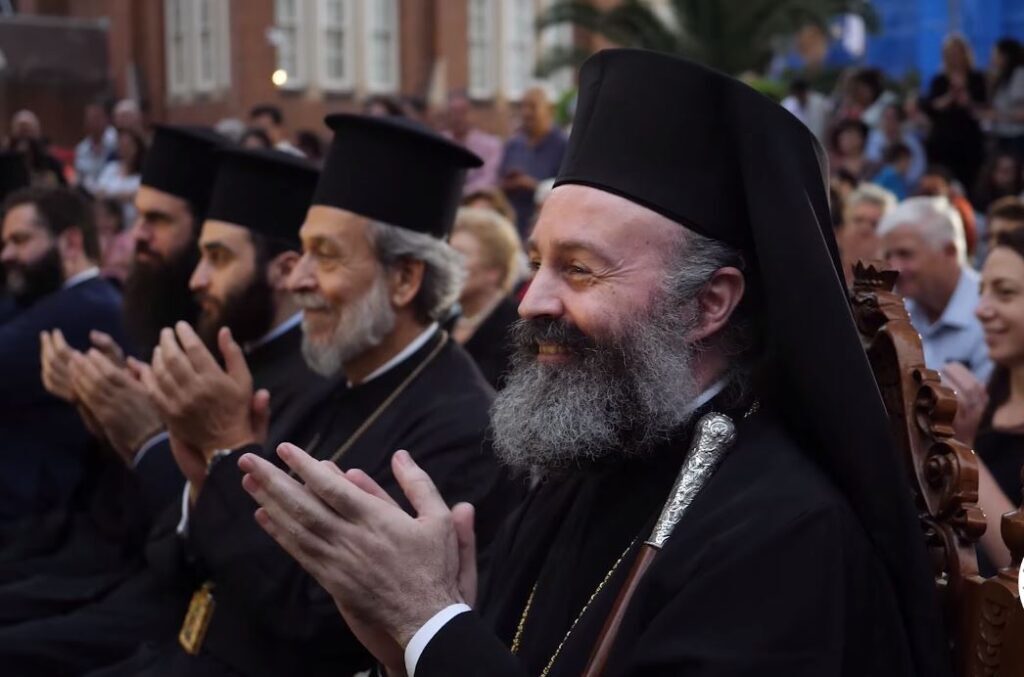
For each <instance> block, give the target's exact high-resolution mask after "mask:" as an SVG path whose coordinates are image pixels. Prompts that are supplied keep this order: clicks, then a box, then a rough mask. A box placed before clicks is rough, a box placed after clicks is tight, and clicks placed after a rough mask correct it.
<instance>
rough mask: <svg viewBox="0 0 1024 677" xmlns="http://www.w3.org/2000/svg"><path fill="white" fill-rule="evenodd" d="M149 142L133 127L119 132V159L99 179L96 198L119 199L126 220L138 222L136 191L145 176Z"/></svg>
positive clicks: (108, 165)
mask: <svg viewBox="0 0 1024 677" xmlns="http://www.w3.org/2000/svg"><path fill="white" fill-rule="evenodd" d="M145 159H146V141H145V139H143V138H142V136H141V135H140V134H139V133H138V132H135V131H133V130H131V129H119V130H118V131H117V159H116V160H113V161H111V162H108V163H107V166H106V167H104V168H103V171H102V172H100V177H99V178H98V179H97V180H96V197H97V198H99V199H100V200H105V199H109V200H117V202H118V203H120V205H121V208H122V209H123V210H124V222H125V223H133V222H134V221H135V204H134V203H135V193H137V192H138V190H139V182H140V180H141V179H142V163H143V161H144V160H145Z"/></svg>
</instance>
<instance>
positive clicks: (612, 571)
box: [512, 536, 640, 677]
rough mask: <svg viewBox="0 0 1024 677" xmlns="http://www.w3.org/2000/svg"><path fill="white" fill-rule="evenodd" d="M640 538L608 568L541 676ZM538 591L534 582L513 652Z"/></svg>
mask: <svg viewBox="0 0 1024 677" xmlns="http://www.w3.org/2000/svg"><path fill="white" fill-rule="evenodd" d="M638 540H640V537H639V536H637V537H636V538H634V539H633V540H632V542H630V544H629V545H628V546H626V549H625V550H623V551H622V554H621V555H619V558H618V559H617V560H615V564H613V565H612V568H611V569H609V570H608V573H606V574H605V575H604V578H603V579H601V582H600V583H598V584H597V589H596V590H594V592H593V594H591V595H590V598H589V599H588V600H587V601H586V603H585V604H584V605H583V608H582V609H580V612H579V613H578V614H576V618H575V619H574V620H573V622H572V625H570V626H569V630H568V631H567V632H566V633H565V637H563V638H562V641H561V642H559V643H558V646H557V647H556V648H555V653H553V654H552V655H551V658H550V659H549V660H548V664H547V665H545V666H544V670H543V672H541V673H540V677H547V675H548V673H549V672H551V667H552V666H553V665H554V664H555V660H556V659H557V658H558V654H560V653H561V652H562V647H563V646H565V643H566V642H567V641H569V637H570V636H571V635H572V631H573V630H575V629H576V624H577V623H579V622H580V619H581V618H583V614H585V613H587V609H589V608H590V605H591V604H593V602H594V600H595V599H597V596H598V595H600V594H601V591H602V590H604V586H606V585H608V581H610V580H611V578H612V576H614V575H615V571H616V570H617V569H618V568H619V565H620V564H622V560H624V559H626V555H628V554H629V551H630V550H632V549H633V546H634V545H636V543H637V541H638ZM536 592H537V583H534V584H533V588H532V589H531V590H530V596H529V597H528V598H527V600H526V607H525V608H524V609H523V615H522V616H520V617H519V625H517V626H516V635H515V637H513V638H512V653H519V647H520V644H521V643H522V640H523V631H524V630H525V629H526V619H527V618H528V617H529V615H530V607H531V606H533V596H534V594H536Z"/></svg>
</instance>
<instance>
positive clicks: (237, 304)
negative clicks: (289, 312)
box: [196, 272, 274, 355]
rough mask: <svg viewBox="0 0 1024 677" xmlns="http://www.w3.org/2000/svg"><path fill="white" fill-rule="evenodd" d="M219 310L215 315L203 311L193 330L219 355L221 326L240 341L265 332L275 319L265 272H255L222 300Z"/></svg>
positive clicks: (241, 343) (245, 340)
mask: <svg viewBox="0 0 1024 677" xmlns="http://www.w3.org/2000/svg"><path fill="white" fill-rule="evenodd" d="M198 300H199V299H197V301H198ZM219 311H220V312H218V313H216V314H214V315H210V314H208V313H205V312H202V313H200V315H199V319H198V320H197V322H196V332H197V333H198V334H199V338H201V339H202V340H203V343H205V344H206V347H207V348H208V349H209V350H210V352H211V353H212V354H214V355H220V348H219V347H218V346H217V332H218V331H220V328H221V327H227V328H228V329H230V330H231V335H232V337H233V338H234V339H235V341H237V342H238V343H239V344H240V345H245V344H246V343H251V342H253V341H256V340H257V339H259V338H260V337H262V336H264V335H265V334H266V333H267V332H268V331H270V329H271V326H270V325H271V323H272V322H273V321H274V292H273V289H271V287H270V283H269V282H268V281H267V277H266V275H265V274H262V273H261V272H257V274H256V277H255V279H253V281H252V282H250V283H249V284H248V285H247V286H246V287H245V288H244V289H243V290H241V291H239V292H236V293H234V294H231V295H229V296H228V297H227V298H226V299H225V300H224V302H223V303H222V304H221V305H220V308H219Z"/></svg>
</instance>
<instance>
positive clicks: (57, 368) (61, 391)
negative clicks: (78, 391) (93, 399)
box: [39, 329, 78, 402]
mask: <svg viewBox="0 0 1024 677" xmlns="http://www.w3.org/2000/svg"><path fill="white" fill-rule="evenodd" d="M39 344H40V351H39V361H40V363H41V364H42V379H43V387H44V388H46V392H48V393H50V394H51V395H53V396H54V397H58V398H60V399H62V400H64V401H65V402H75V401H76V400H77V399H78V398H77V396H76V395H75V390H74V388H73V387H72V385H71V356H72V355H74V354H75V353H77V352H78V351H77V350H75V349H74V348H72V347H71V346H69V345H68V342H67V341H66V340H65V339H64V334H63V333H62V332H61V330H60V329H54V330H53V331H44V332H42V333H40V334H39Z"/></svg>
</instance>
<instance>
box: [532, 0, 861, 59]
mask: <svg viewBox="0 0 1024 677" xmlns="http://www.w3.org/2000/svg"><path fill="white" fill-rule="evenodd" d="M665 4H666V6H667V9H668V15H667V16H666V15H665V14H664V13H660V12H658V11H657V10H656V9H654V7H653V6H652V3H651V2H650V1H649V0H646V1H645V0H622V2H620V3H619V4H617V5H615V6H613V7H611V8H609V9H606V10H601V9H598V8H596V7H595V6H594V5H593V4H591V3H590V2H588V1H586V0H559V1H558V2H555V3H554V4H552V5H551V6H550V7H549V8H548V9H547V10H546V11H545V12H543V13H542V14H541V16H540V17H538V19H537V27H538V29H544V28H546V27H548V26H555V25H559V24H565V23H570V24H572V25H574V26H576V27H577V28H582V29H584V30H587V31H592V32H594V33H597V34H598V35H601V36H603V37H605V38H607V39H608V40H610V41H612V42H614V43H616V44H618V45H621V46H624V47H639V48H643V49H651V50H656V51H659V52H668V53H670V54H678V55H680V56H685V57H688V58H690V59H693V60H695V61H698V62H700V63H703V64H705V65H708V66H711V67H712V68H716V69H718V70H721V71H723V72H725V73H731V74H734V75H738V74H740V73H744V72H747V71H762V70H763V69H764V68H765V67H766V66H767V64H768V62H769V61H770V60H771V57H772V47H773V45H774V44H775V43H776V41H777V40H778V39H779V38H781V37H786V36H790V35H793V34H794V33H795V32H796V31H797V30H798V29H799V28H800V27H801V26H804V25H806V24H808V23H817V24H818V25H821V26H825V25H827V23H828V21H829V20H830V19H832V18H833V17H835V16H838V15H840V14H858V15H860V16H862V17H863V18H864V20H865V23H866V24H867V27H868V29H869V30H872V31H873V30H876V29H877V27H878V17H877V15H876V14H875V11H874V9H873V8H872V7H871V3H870V1H869V0H670V2H667V3H665ZM585 56H586V54H584V53H583V52H582V51H581V50H578V49H564V48H563V49H560V50H557V51H551V52H549V53H548V54H545V55H543V57H542V58H541V60H540V62H539V63H538V65H537V75H539V76H541V77H544V76H546V75H548V74H550V73H551V72H553V71H555V70H557V69H558V68H561V67H564V66H567V65H568V66H578V65H579V64H580V62H581V61H582V59H583V58H585Z"/></svg>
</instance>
